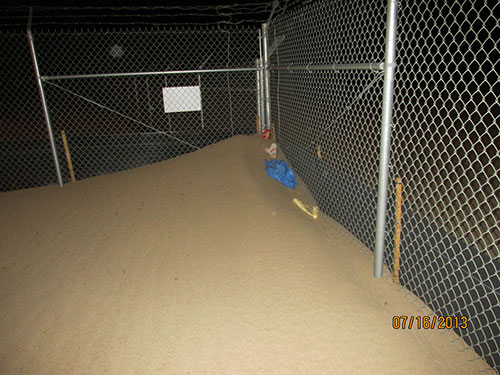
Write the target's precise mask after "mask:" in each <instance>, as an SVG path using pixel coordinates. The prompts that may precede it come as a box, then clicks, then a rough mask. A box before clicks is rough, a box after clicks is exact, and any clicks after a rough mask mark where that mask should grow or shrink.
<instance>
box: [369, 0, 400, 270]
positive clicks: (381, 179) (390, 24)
mask: <svg viewBox="0 0 500 375" xmlns="http://www.w3.org/2000/svg"><path fill="white" fill-rule="evenodd" d="M396 26H397V1H396V0H388V2H387V23H386V36H385V38H386V39H385V64H384V93H383V103H382V129H381V135H380V162H379V176H378V195H377V196H378V199H377V227H376V237H375V262H374V266H373V273H374V275H375V277H382V275H383V271H384V268H383V267H384V240H385V221H386V209H387V186H388V179H389V154H390V148H391V127H392V104H393V91H394V73H395V69H396V66H395V65H396Z"/></svg>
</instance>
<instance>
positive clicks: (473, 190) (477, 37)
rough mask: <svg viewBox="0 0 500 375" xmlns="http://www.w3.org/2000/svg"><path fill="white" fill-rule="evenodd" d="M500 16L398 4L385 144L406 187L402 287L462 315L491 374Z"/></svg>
mask: <svg viewBox="0 0 500 375" xmlns="http://www.w3.org/2000/svg"><path fill="white" fill-rule="evenodd" d="M499 12H500V5H499V4H498V3H497V4H494V2H490V3H489V2H483V1H454V2H448V3H442V4H439V5H437V3H434V2H428V1H425V2H419V3H412V2H402V4H401V6H400V12H399V24H400V25H399V28H398V40H399V42H398V58H397V61H398V69H397V74H396V87H395V101H394V104H395V105H394V110H395V112H394V130H393V142H392V150H391V155H392V160H391V165H392V170H391V174H392V179H393V180H394V179H395V178H396V177H400V178H401V179H402V181H403V184H404V189H403V192H404V205H403V207H404V212H403V221H402V225H403V236H402V243H401V246H402V249H403V251H402V253H401V283H402V285H404V286H405V287H407V288H408V289H409V290H411V291H412V292H413V293H415V294H416V295H418V296H419V297H420V298H421V299H422V300H423V301H424V302H425V303H426V304H427V305H428V306H430V307H431V308H432V309H433V310H434V311H435V312H436V313H437V314H439V315H444V316H449V315H451V316H467V317H468V318H469V324H468V327H467V329H462V330H460V331H457V333H458V334H460V335H461V336H462V338H463V339H464V340H465V342H467V343H468V344H470V345H471V346H472V347H473V348H474V350H475V351H476V352H477V353H478V354H480V355H481V356H482V357H483V358H484V359H485V360H486V361H487V362H488V363H489V364H490V365H491V366H492V367H493V368H496V369H497V371H498V370H500V227H499V224H500V209H499V207H500V204H499V201H500V199H499V197H500V183H499V172H500V136H499V130H500V104H499V99H500V82H499V76H498V72H499V71H500V62H499V61H500V59H499V57H500V56H499V55H500V52H499V51H500V50H499V39H498V35H500V27H499V23H498V14H499ZM392 218H393V216H391V220H390V221H389V222H388V228H387V232H388V234H389V235H388V239H389V241H388V242H389V243H390V242H391V238H392V236H391V235H390V234H391V233H392V231H393V230H392V229H390V228H394V220H392ZM388 245H389V244H388ZM391 248H392V244H391V245H389V246H387V249H386V251H387V253H386V259H387V264H388V265H390V264H392V251H391Z"/></svg>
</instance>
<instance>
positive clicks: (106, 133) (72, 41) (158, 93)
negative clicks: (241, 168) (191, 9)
mask: <svg viewBox="0 0 500 375" xmlns="http://www.w3.org/2000/svg"><path fill="white" fill-rule="evenodd" d="M14 37H16V38H14ZM0 39H1V40H2V42H3V43H6V50H7V51H8V52H9V53H8V55H9V56H10V59H11V61H6V63H5V65H3V66H4V67H5V69H7V68H8V69H13V70H14V72H10V73H13V74H8V73H9V72H7V74H5V75H4V76H3V79H4V81H5V84H6V85H10V86H8V87H7V90H6V91H5V92H9V93H10V97H9V100H10V101H11V102H12V103H8V102H3V106H2V112H3V113H2V117H1V127H2V130H3V131H2V139H1V141H2V142H5V143H6V145H7V146H6V147H5V148H4V151H3V152H2V154H3V155H2V168H3V169H5V171H3V170H2V174H1V175H2V190H4V191H5V190H13V189H20V188H25V187H31V186H39V185H46V184H50V183H54V182H55V181H56V180H55V177H54V176H55V172H54V162H53V160H52V155H51V153H50V146H49V141H48V138H47V137H48V136H47V131H46V126H45V122H44V118H43V112H42V105H41V102H40V98H39V95H38V89H37V86H36V80H35V74H34V69H33V63H32V61H31V57H30V53H29V48H28V43H27V39H26V35H22V34H15V35H10V34H6V35H4V36H2V38H0ZM33 39H34V47H35V51H36V55H37V58H38V64H39V68H40V75H41V76H42V83H43V87H44V90H45V94H46V97H47V103H48V110H49V113H50V118H51V123H52V124H51V125H52V130H53V134H54V138H55V143H56V148H57V153H58V156H59V164H60V166H61V173H62V175H63V181H64V182H68V181H70V175H69V170H68V168H67V167H66V161H65V152H64V147H63V140H62V136H61V134H62V131H64V132H65V134H66V137H67V143H68V146H69V150H70V154H71V158H72V162H73V167H74V171H75V174H76V178H77V179H83V178H88V177H92V176H98V175H102V174H107V173H113V172H117V171H120V170H124V169H130V168H135V167H139V166H142V165H146V164H151V163H154V162H158V161H162V160H166V159H168V158H171V157H175V156H178V155H181V154H183V153H186V152H191V151H195V150H197V149H199V148H202V147H204V146H206V145H208V144H211V143H215V142H218V141H220V140H223V139H225V138H228V137H231V136H233V135H236V134H251V133H254V132H255V116H256V113H255V112H256V110H255V108H256V105H255V103H256V79H255V74H256V73H255V71H252V70H244V69H250V68H252V69H253V68H255V60H256V58H258V57H259V38H258V31H257V30H256V29H255V28H250V27H228V28H226V29H222V28H220V27H215V26H212V27H201V26H200V27H192V28H189V27H178V28H165V27H163V28H155V29H151V28H150V29H142V30H125V29H120V30H82V31H74V30H73V31H51V32H49V31H39V32H34V33H33ZM220 70H222V71H220ZM190 71H197V73H191V72H190ZM158 72H161V73H158ZM19 80H21V81H22V82H25V83H24V85H25V86H27V87H30V89H27V88H25V87H21V86H20V85H19ZM182 87H184V88H187V87H191V88H197V89H196V90H199V94H198V96H197V97H189V96H187V97H183V96H185V95H188V94H186V92H188V89H184V90H182V89H178V90H177V91H175V90H174V91H172V92H173V93H174V95H173V96H169V97H168V100H169V101H170V102H172V101H173V102H178V103H184V105H185V106H187V107H186V108H184V109H181V110H178V109H174V110H169V109H168V108H166V107H165V106H166V104H165V101H164V100H167V99H164V94H163V92H164V90H163V89H164V88H182ZM176 93H177V94H176ZM176 95H177V96H176ZM197 101H198V102H199V103H197V105H196V106H195V107H193V106H192V105H191V104H193V103H195V102H197ZM190 103H191V104H190ZM13 104H15V107H14V106H13ZM13 107H14V108H13ZM191 107H193V108H191ZM4 113H5V114H4ZM23 114H25V115H26V116H28V120H26V119H25V117H26V116H24V115H23ZM9 116H12V117H14V118H15V119H16V120H15V121H16V123H14V122H13V121H14V120H12V119H10V117H9ZM23 116H24V117H23ZM16 124H17V125H16ZM3 134H5V135H3ZM12 134H15V136H13V135H12ZM29 134H36V136H35V137H30V136H29ZM38 149H40V150H43V152H44V153H43V154H41V151H39V150H38ZM42 164H43V165H42ZM40 174H41V177H40V178H37V177H36V176H38V175H40Z"/></svg>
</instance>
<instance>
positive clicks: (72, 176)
mask: <svg viewBox="0 0 500 375" xmlns="http://www.w3.org/2000/svg"><path fill="white" fill-rule="evenodd" d="M61 135H62V140H63V144H64V152H65V153H66V161H67V162H68V169H69V175H70V176H71V182H76V178H75V172H74V171H73V163H72V162H71V154H70V153H69V147H68V140H67V139H66V133H65V132H64V130H63V131H62V132H61Z"/></svg>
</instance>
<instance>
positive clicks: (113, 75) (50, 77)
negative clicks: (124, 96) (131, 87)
mask: <svg viewBox="0 0 500 375" xmlns="http://www.w3.org/2000/svg"><path fill="white" fill-rule="evenodd" d="M261 69H262V68H256V67H253V68H227V69H194V70H164V71H157V72H126V73H99V74H70V75H60V76H42V77H40V78H41V80H42V81H53V80H59V79H74V78H100V77H130V76H153V75H166V74H188V73H195V74H196V73H226V72H251V71H256V70H261Z"/></svg>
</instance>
